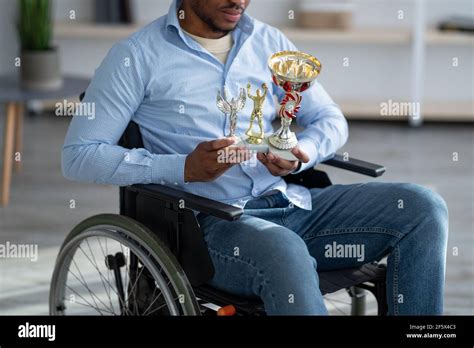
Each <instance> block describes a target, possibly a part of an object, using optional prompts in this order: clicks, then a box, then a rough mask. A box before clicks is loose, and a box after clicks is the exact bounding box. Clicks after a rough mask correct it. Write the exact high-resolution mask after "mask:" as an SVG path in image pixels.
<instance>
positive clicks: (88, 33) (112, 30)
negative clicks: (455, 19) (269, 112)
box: [54, 22, 474, 45]
mask: <svg viewBox="0 0 474 348" xmlns="http://www.w3.org/2000/svg"><path fill="white" fill-rule="evenodd" d="M142 26H143V25H141V24H133V25H126V24H125V25H107V24H95V23H70V22H56V24H55V27H54V32H55V37H56V38H63V39H64V38H66V39H68V38H69V39H109V40H121V39H123V38H126V37H128V36H130V35H131V34H133V33H134V32H136V31H138V30H140V28H141V27H142ZM281 30H282V31H283V32H284V33H285V35H287V36H288V38H289V39H290V40H293V41H300V42H301V41H309V42H323V43H324V42H326V43H331V44H338V43H345V44H408V43H410V42H411V38H412V34H411V32H410V30H407V29H390V28H361V29H352V30H348V31H344V30H312V29H301V28H290V27H283V28H281ZM426 42H427V43H428V44H430V45H436V44H439V45H474V35H471V34H466V33H460V32H439V31H437V30H434V29H431V30H428V31H427V33H426Z"/></svg>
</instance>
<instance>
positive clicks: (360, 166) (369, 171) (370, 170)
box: [322, 155, 386, 178]
mask: <svg viewBox="0 0 474 348" xmlns="http://www.w3.org/2000/svg"><path fill="white" fill-rule="evenodd" d="M322 164H326V165H328V166H332V167H336V168H340V169H345V170H349V171H351V172H355V173H359V174H363V175H367V176H371V177H374V178H376V177H379V176H382V174H383V173H385V170H386V169H385V167H384V166H381V165H378V164H374V163H370V162H365V161H361V160H358V159H355V158H350V157H349V158H348V159H347V161H346V160H344V157H343V156H341V155H336V156H334V157H333V158H332V159H330V160H327V161H325V162H322Z"/></svg>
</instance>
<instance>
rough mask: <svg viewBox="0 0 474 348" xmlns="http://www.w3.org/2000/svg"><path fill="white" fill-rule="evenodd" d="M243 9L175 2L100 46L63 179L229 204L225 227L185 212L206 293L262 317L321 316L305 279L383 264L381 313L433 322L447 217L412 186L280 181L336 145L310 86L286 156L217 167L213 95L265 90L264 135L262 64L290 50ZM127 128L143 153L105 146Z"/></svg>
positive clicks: (246, 115) (313, 286) (311, 282)
mask: <svg viewBox="0 0 474 348" xmlns="http://www.w3.org/2000/svg"><path fill="white" fill-rule="evenodd" d="M249 3H250V0H182V1H176V0H175V1H174V2H173V3H172V5H171V8H170V11H169V13H168V15H166V16H164V17H161V18H159V19H157V20H156V21H154V22H152V23H151V24H149V25H147V26H146V27H144V28H143V29H142V30H140V31H139V32H137V33H135V34H134V35H132V36H131V37H130V38H128V39H126V40H123V41H121V42H119V43H117V44H116V45H114V47H113V48H112V49H111V50H110V52H109V53H108V55H107V57H106V58H105V59H104V61H103V62H102V64H101V65H100V67H99V68H98V69H97V70H96V72H95V75H94V77H93V79H92V82H91V84H90V86H89V88H88V89H87V91H86V94H85V97H84V100H83V102H84V103H94V104H95V110H96V115H95V118H94V119H93V120H90V119H88V118H87V117H81V115H76V116H75V117H74V119H73V121H72V123H71V125H70V128H69V131H68V134H67V137H66V140H65V144H64V148H63V153H62V166H63V173H64V175H65V176H66V177H67V178H70V179H73V180H79V181H86V182H95V183H107V184H113V185H119V186H129V185H136V184H161V185H163V186H168V187H171V188H173V189H179V190H181V191H184V192H186V193H192V194H194V195H198V196H202V197H205V198H209V199H212V200H215V201H219V202H221V203H225V204H228V205H232V206H234V207H238V208H243V214H242V215H241V216H240V218H239V219H237V220H235V221H228V220H225V219H221V218H220V217H218V216H215V214H214V215H213V214H208V213H206V212H201V213H199V214H198V212H197V209H193V210H196V214H197V216H196V219H197V221H198V223H199V225H200V229H201V231H202V234H203V236H204V240H205V242H206V245H207V248H208V251H209V255H210V257H211V259H212V264H213V266H214V275H213V277H212V278H211V279H210V280H209V281H208V284H209V285H211V286H212V287H213V288H215V289H219V290H222V291H225V292H228V293H231V294H235V295H239V296H248V297H257V298H260V299H261V300H262V301H263V305H264V308H265V312H266V313H267V314H270V315H323V314H327V309H326V307H325V304H324V302H323V296H322V292H321V289H320V285H321V284H320V277H319V276H318V274H319V273H322V272H328V271H333V270H339V269H348V268H356V267H360V266H362V265H364V264H368V263H370V262H373V261H378V260H380V259H381V258H383V257H384V256H387V255H388V260H387V275H386V286H387V294H386V296H387V297H386V298H387V305H388V313H389V314H393V315H407V314H408V315H409V314H441V313H442V311H443V286H444V273H445V256H446V247H447V233H448V213H447V207H446V204H445V202H444V201H443V199H442V198H441V197H440V196H439V195H437V194H436V193H434V192H432V191H430V190H428V189H426V188H424V187H421V186H418V185H414V184H404V183H400V184H397V183H375V182H371V183H365V184H353V185H319V187H317V186H318V185H314V186H315V187H312V188H310V189H308V188H307V185H306V187H304V186H302V185H299V184H298V182H295V180H292V178H295V177H297V176H298V175H301V174H304V172H309V171H313V167H314V166H315V165H317V164H319V163H322V162H325V161H327V160H330V159H331V158H332V157H333V156H334V154H335V153H336V151H337V150H338V149H339V148H340V147H342V146H343V145H344V144H345V142H346V140H347V138H348V127H347V123H346V120H345V118H344V116H343V114H342V113H341V111H340V109H339V108H338V106H337V105H336V104H335V103H334V102H333V101H332V99H331V98H330V96H329V95H328V94H327V93H326V92H325V90H324V88H323V87H322V86H321V84H319V83H315V85H313V86H312V87H311V88H310V89H309V90H307V91H306V92H304V95H303V101H302V106H301V111H300V112H299V114H298V117H297V118H296V121H297V124H298V126H299V127H300V128H302V129H303V130H302V131H301V132H300V133H299V134H298V144H299V145H298V147H296V148H294V149H293V151H292V152H293V154H294V155H295V156H296V157H297V158H298V160H297V161H288V160H284V159H282V158H279V157H278V156H276V155H274V154H271V153H268V154H264V153H258V154H257V155H255V154H251V153H248V152H247V151H245V149H238V150H237V151H240V153H241V154H244V156H243V157H242V158H240V160H239V161H238V163H220V162H219V161H218V160H217V158H218V156H219V153H220V152H221V151H222V150H224V149H226V148H228V147H229V146H231V145H233V144H234V141H233V140H232V139H231V138H226V137H225V136H226V135H227V129H228V124H229V120H228V117H227V116H226V115H224V114H223V113H221V112H220V111H219V109H218V107H217V106H216V99H215V95H216V91H217V90H222V88H223V87H224V86H227V87H228V89H229V91H230V92H231V93H232V94H234V95H237V92H238V88H237V86H246V85H247V82H248V81H250V83H251V84H252V86H253V87H254V88H255V87H259V86H262V85H263V84H264V83H265V84H266V85H267V86H268V94H269V95H272V96H273V97H274V98H267V101H266V103H265V105H264V108H263V121H264V122H263V124H264V128H265V133H269V132H271V131H272V128H271V123H272V121H273V120H274V119H275V115H276V114H277V106H278V103H277V101H275V100H274V99H281V97H282V93H283V90H281V89H280V88H279V87H278V86H276V85H275V84H274V83H273V82H272V77H271V73H270V71H269V69H268V68H267V65H266V64H267V59H268V57H270V56H271V55H272V54H273V53H275V52H280V51H284V50H296V48H295V46H294V45H293V44H292V43H291V42H290V41H289V40H288V39H287V38H286V37H285V36H284V35H283V34H282V33H281V32H280V31H278V30H277V29H275V28H273V27H271V26H269V25H266V24H264V23H262V22H259V21H257V20H255V19H253V18H251V17H250V16H249V15H247V14H246V13H245V10H246V8H247V6H248V5H249ZM251 108H252V105H250V103H247V105H246V106H245V108H244V109H243V111H242V112H241V113H240V116H239V117H240V120H241V122H239V123H238V125H237V130H238V132H239V133H244V132H245V130H246V126H247V125H248V122H249V119H250V115H251V110H252V109H251ZM131 121H133V122H135V123H136V124H138V126H139V130H140V132H141V135H142V138H143V148H133V149H127V148H125V147H123V146H120V145H118V144H119V140H120V138H121V136H122V134H123V133H124V131H125V130H126V128H127V126H128V125H129V123H130V122H131ZM252 156H256V158H255V157H252ZM343 165H344V164H342V166H343ZM183 200H184V204H186V198H183ZM136 252H137V253H138V252H139V250H137V251H136ZM114 262H116V261H114V260H113V259H109V261H108V266H110V265H111V264H113V263H114ZM110 267H112V266H110Z"/></svg>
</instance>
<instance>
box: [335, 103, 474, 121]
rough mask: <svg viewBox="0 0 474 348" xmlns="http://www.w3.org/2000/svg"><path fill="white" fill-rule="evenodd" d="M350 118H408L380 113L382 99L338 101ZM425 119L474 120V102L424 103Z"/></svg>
mask: <svg viewBox="0 0 474 348" xmlns="http://www.w3.org/2000/svg"><path fill="white" fill-rule="evenodd" d="M337 102H338V104H339V106H340V107H341V109H342V111H343V113H344V115H345V116H346V117H347V118H348V119H354V120H357V119H360V120H362V119H365V120H378V121H394V120H406V119H407V118H408V117H406V116H382V115H380V103H381V101H373V102H370V101H353V100H339V101H337ZM422 113H423V119H424V120H426V121H445V122H474V102H432V101H426V102H425V103H424V104H423V111H422Z"/></svg>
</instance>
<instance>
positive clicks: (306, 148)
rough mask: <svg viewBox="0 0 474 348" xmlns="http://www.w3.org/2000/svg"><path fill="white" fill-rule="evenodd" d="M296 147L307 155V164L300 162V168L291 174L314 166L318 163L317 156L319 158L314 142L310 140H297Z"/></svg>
mask: <svg viewBox="0 0 474 348" xmlns="http://www.w3.org/2000/svg"><path fill="white" fill-rule="evenodd" d="M298 146H299V147H300V149H301V150H303V152H305V153H306V154H307V155H308V157H309V162H308V163H303V162H301V166H300V168H299V169H298V170H296V171H294V172H292V173H291V174H298V173H301V172H302V171H304V170H306V169H308V168H312V167H314V166H315V165H316V163H317V161H318V156H319V154H318V148H317V146H316V143H315V141H314V140H311V139H310V138H301V139H298Z"/></svg>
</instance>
